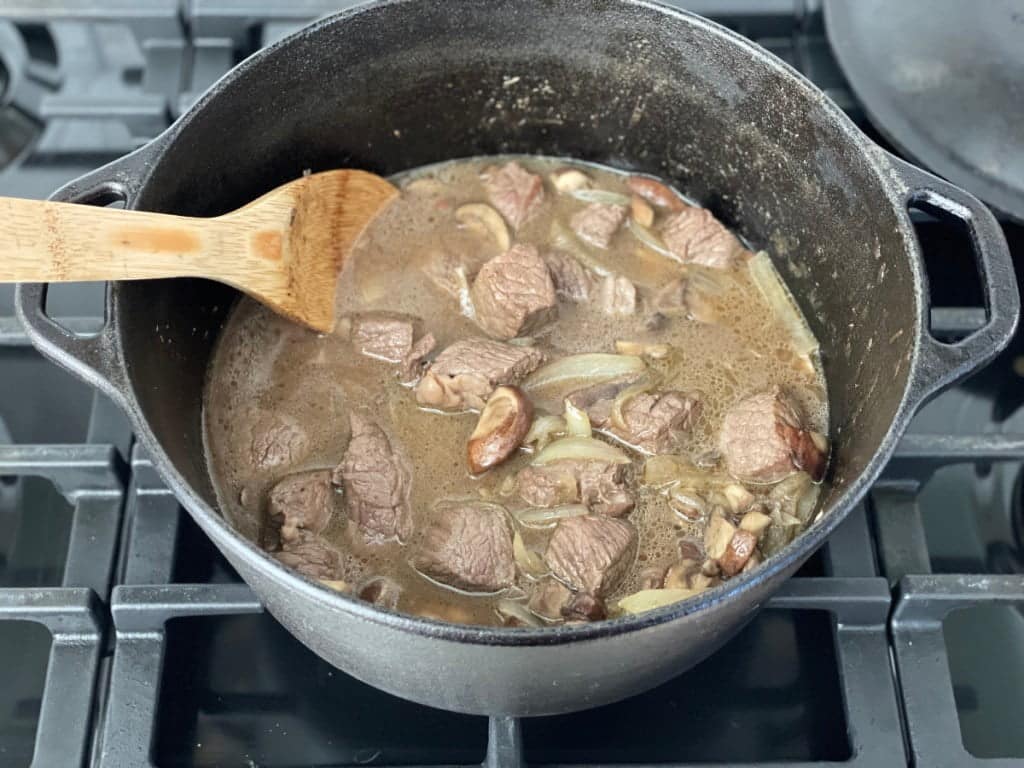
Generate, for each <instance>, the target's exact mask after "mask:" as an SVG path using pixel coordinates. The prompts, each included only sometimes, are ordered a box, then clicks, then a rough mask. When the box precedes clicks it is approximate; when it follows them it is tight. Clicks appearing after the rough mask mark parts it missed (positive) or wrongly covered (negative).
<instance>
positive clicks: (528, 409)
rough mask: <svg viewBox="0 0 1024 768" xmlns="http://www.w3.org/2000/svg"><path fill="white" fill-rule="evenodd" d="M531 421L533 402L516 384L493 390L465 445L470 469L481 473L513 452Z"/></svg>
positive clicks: (520, 443) (528, 428) (521, 441)
mask: <svg viewBox="0 0 1024 768" xmlns="http://www.w3.org/2000/svg"><path fill="white" fill-rule="evenodd" d="M532 421H533V404H532V403H531V402H530V401H529V400H528V399H527V397H526V395H524V394H523V391H522V390H521V389H519V387H512V386H508V387H498V388H497V389H495V390H494V392H492V393H491V396H490V397H489V398H488V399H487V403H486V404H485V405H484V408H483V410H482V411H481V412H480V419H479V420H478V421H477V423H476V428H475V429H474V430H473V434H471V435H470V436H469V442H468V443H467V444H466V457H467V459H468V461H469V469H470V471H471V472H473V473H479V472H483V471H485V470H488V469H490V468H491V467H494V466H497V465H498V464H500V463H501V462H503V461H504V460H505V459H507V458H508V457H509V456H511V455H512V454H513V453H515V451H516V449H517V448H519V446H520V445H522V443H523V438H524V437H526V433H527V432H529V431H530V423H531V422H532Z"/></svg>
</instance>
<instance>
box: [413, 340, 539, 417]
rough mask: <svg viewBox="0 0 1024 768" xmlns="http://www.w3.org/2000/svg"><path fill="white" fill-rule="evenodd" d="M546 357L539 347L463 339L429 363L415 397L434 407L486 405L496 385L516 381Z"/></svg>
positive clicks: (423, 403)
mask: <svg viewBox="0 0 1024 768" xmlns="http://www.w3.org/2000/svg"><path fill="white" fill-rule="evenodd" d="M543 359H544V356H543V354H541V352H540V350H539V349H537V348H536V347H527V346H516V345H514V344H504V343H502V342H500V341H491V340H490V339H463V340H462V341H457V342H455V343H454V344H452V345H451V346H450V347H448V348H447V349H445V350H444V351H443V352H442V353H441V354H440V355H438V356H437V358H435V360H434V362H433V363H431V364H430V366H429V367H428V368H427V370H426V373H424V374H423V378H421V379H420V382H419V384H418V385H417V386H416V401H417V402H418V403H419V404H420V405H426V406H429V407H433V408H445V409H459V408H483V407H484V403H485V402H486V401H487V398H488V397H490V394H491V392H493V391H494V389H495V387H499V386H501V385H503V384H515V383H517V382H518V381H519V380H520V379H522V378H523V377H524V376H526V375H527V374H529V373H530V372H532V371H533V370H535V369H536V368H537V366H539V365H540V364H541V362H542V361H543Z"/></svg>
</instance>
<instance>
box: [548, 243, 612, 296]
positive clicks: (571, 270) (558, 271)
mask: <svg viewBox="0 0 1024 768" xmlns="http://www.w3.org/2000/svg"><path fill="white" fill-rule="evenodd" d="M544 261H545V262H546V263H547V265H548V271H550V272H551V280H552V281H553V282H554V284H555V293H557V294H558V295H559V296H561V297H562V298H563V299H566V300H568V301H572V302H576V303H580V302H583V301H588V300H589V299H590V297H591V296H592V295H593V293H594V291H595V290H596V288H597V285H598V283H599V280H600V278H598V277H597V275H595V274H594V273H593V272H591V271H590V270H589V269H587V268H586V267H585V266H583V265H582V264H580V262H579V259H577V258H576V257H575V256H571V255H569V254H568V253H562V252H561V251H551V252H549V253H547V254H545V255H544Z"/></svg>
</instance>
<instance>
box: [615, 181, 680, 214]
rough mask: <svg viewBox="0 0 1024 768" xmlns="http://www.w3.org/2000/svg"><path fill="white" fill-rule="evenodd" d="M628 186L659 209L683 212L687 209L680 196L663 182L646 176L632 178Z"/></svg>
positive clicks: (627, 183)
mask: <svg viewBox="0 0 1024 768" xmlns="http://www.w3.org/2000/svg"><path fill="white" fill-rule="evenodd" d="M626 186H628V187H629V190H630V191H631V192H633V193H635V194H637V195H639V196H640V197H642V198H643V199H644V200H646V201H647V202H649V203H651V204H652V205H656V206H658V207H659V208H667V209H668V210H670V211H681V210H683V209H684V208H685V207H686V203H684V202H683V201H682V199H680V197H679V195H677V194H676V193H675V192H673V191H672V190H671V189H669V188H668V187H666V186H665V185H664V184H662V183H661V182H659V181H655V180H654V179H649V178H647V177H646V176H630V177H629V180H628V181H627V182H626Z"/></svg>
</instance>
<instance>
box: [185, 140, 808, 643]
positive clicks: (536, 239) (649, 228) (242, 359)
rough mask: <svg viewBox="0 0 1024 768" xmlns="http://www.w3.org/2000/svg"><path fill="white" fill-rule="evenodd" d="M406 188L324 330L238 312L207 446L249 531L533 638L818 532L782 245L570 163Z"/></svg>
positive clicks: (691, 589)
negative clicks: (751, 244)
mask: <svg viewBox="0 0 1024 768" xmlns="http://www.w3.org/2000/svg"><path fill="white" fill-rule="evenodd" d="M394 181H395V183H396V185H398V186H399V187H400V189H401V194H400V195H399V196H398V197H397V198H396V200H395V202H394V203H392V204H391V205H390V206H389V207H388V208H387V209H385V210H384V211H383V212H382V213H381V215H380V216H379V217H378V218H377V219H376V220H375V221H374V222H373V223H372V224H371V226H370V227H369V228H368V229H367V230H366V231H365V232H364V233H363V235H362V236H361V238H360V240H359V242H358V243H357V244H356V246H355V248H354V250H353V251H352V253H351V257H350V259H349V261H348V263H346V265H345V267H344V269H343V271H342V276H341V279H340V283H339V287H338V298H337V314H338V318H339V321H338V326H337V329H336V331H335V333H333V334H330V335H319V334H316V333H313V332H311V331H308V330H306V329H303V328H300V327H298V326H296V325H293V324H291V323H289V322H288V321H287V320H284V319H282V318H280V317H278V316H276V315H274V314H273V313H271V312H270V311H269V310H267V309H265V308H263V307H262V306H260V305H258V304H257V303H255V302H254V301H252V300H250V299H244V298H243V299H242V300H240V301H239V303H238V305H237V306H236V307H235V308H234V310H233V311H232V313H231V314H230V316H229V319H228V322H227V324H226V327H225V328H224V330H223V332H222V334H221V337H220V339H219V341H218V345H217V350H216V352H215V355H214V359H213V362H212V364H211V366H210V370H209V372H208V381H207V385H206V391H205V402H204V433H205V434H204V438H205V444H206V449H207V460H208V463H209V467H210V472H211V476H212V478H213V480H214V484H215V488H216V492H217V495H218V500H219V503H220V506H221V509H222V510H223V512H224V514H225V515H226V516H227V518H228V519H229V520H230V521H231V522H232V523H233V524H234V525H235V526H236V527H238V528H239V529H240V530H241V531H243V532H244V533H246V535H249V536H251V537H252V538H253V539H254V540H256V541H257V542H258V543H259V545H260V546H261V547H263V548H264V549H266V550H267V551H268V552H271V553H273V555H274V556H275V557H276V558H277V559H278V560H280V561H281V562H282V563H283V564H285V565H287V566H289V567H292V568H295V569H297V570H298V571H299V572H301V573H303V574H305V575H306V576H308V577H310V578H314V579H319V580H321V581H322V582H323V583H325V584H326V585H328V586H329V587H331V588H333V589H337V590H342V591H345V592H348V593H351V594H354V595H356V596H358V597H359V598H361V599H363V600H367V601H369V602H372V603H374V604H376V605H378V606H380V607H381V608H385V609H389V610H399V611H404V612H408V613H414V614H419V615H421V616H428V617H433V618H437V619H442V620H447V621H455V622H461V623H470V624H492V625H508V626H544V625H549V624H558V623H563V622H572V621H593V620H598V619H603V618H606V617H609V616H615V615H619V614H622V613H635V612H639V611H643V610H648V609H651V608H654V607H658V606H661V605H666V604H669V603H672V602H676V601H678V600H681V599H684V598H686V597H689V596H691V595H694V594H697V593H699V592H701V591H703V590H705V589H708V588H711V587H713V586H715V585H717V584H719V583H721V582H722V581H723V580H725V579H729V578H732V577H733V576H736V575H737V574H739V573H741V572H744V571H747V570H750V569H752V568H756V567H757V565H758V564H759V563H760V562H761V561H762V560H763V559H764V558H765V557H768V556H770V555H771V554H773V553H774V552H775V551H777V550H778V549H780V548H781V547H782V546H784V545H785V544H787V543H788V542H789V541H790V540H791V539H792V538H793V537H794V536H795V535H796V534H797V533H799V532H800V531H801V530H802V529H803V528H804V527H805V526H806V525H808V523H809V522H810V521H811V519H812V517H813V515H814V514H815V512H816V506H817V498H818V493H819V490H820V487H821V486H820V482H821V480H822V477H823V475H824V473H825V468H826V463H827V458H828V443H827V439H826V437H825V433H826V431H827V424H828V397H827V389H826V384H825V380H824V377H823V374H822V369H821V366H820V364H819V360H818V344H817V341H816V340H815V338H814V336H813V335H812V334H811V332H810V330H809V328H808V326H807V324H806V322H805V320H804V318H803V316H802V315H801V314H800V311H799V309H798V308H797V305H796V303H795V302H794V301H793V299H792V297H791V296H790V294H789V292H788V290H787V288H786V287H785V285H784V284H783V282H782V280H781V278H780V277H779V274H778V273H777V272H776V270H775V267H774V266H773V264H772V261H771V259H770V257H769V256H768V255H767V254H766V253H764V252H761V253H753V252H752V251H751V250H749V249H748V248H747V247H746V246H745V245H744V243H743V242H742V241H741V240H740V239H738V238H737V236H736V235H735V234H733V233H732V232H730V231H729V230H728V229H726V228H725V227H724V226H723V225H722V224H721V223H720V222H719V221H718V220H717V219H715V217H714V216H712V215H711V213H710V212H709V211H707V210H706V209H704V208H701V207H699V206H697V205H695V204H694V203H693V202H691V201H689V200H687V199H685V198H683V197H682V196H681V195H680V194H679V193H677V192H676V191H675V190H673V189H671V188H669V187H668V186H666V185H665V184H663V183H662V182H660V181H659V180H657V179H654V178H650V177H646V176H630V175H627V174H624V173H621V172H618V171H615V170H612V169H610V168H605V167H600V166H596V165H591V164H584V163H580V162H576V161H567V160H564V159H554V158H542V157H526V156H522V157H520V156H516V157H510V156H503V157H481V158H473V159H468V160H458V161H452V162H448V163H443V164H440V165H435V166H430V167H427V168H422V169H418V170H415V171H412V172H409V173H406V174H403V175H401V176H399V177H397V178H396V179H395V180H394Z"/></svg>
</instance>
